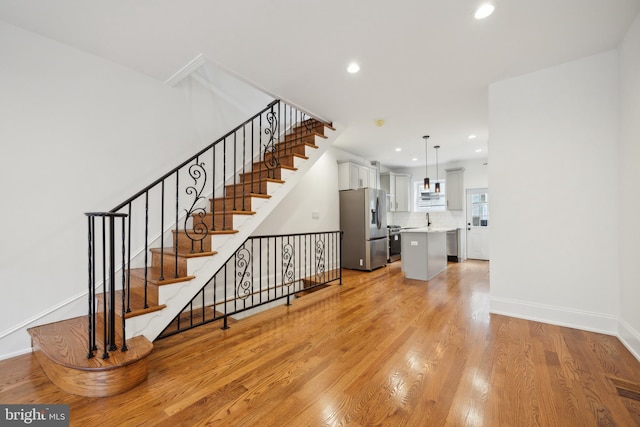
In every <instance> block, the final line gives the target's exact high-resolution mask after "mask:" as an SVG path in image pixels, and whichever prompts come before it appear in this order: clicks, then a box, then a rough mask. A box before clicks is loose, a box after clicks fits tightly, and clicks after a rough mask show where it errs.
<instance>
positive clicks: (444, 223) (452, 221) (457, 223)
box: [387, 211, 465, 228]
mask: <svg viewBox="0 0 640 427" xmlns="http://www.w3.org/2000/svg"><path fill="white" fill-rule="evenodd" d="M429 219H430V220H431V226H432V227H448V228H464V226H465V225H464V223H465V215H464V211H437V212H430V213H429ZM387 224H393V225H400V226H402V227H426V226H427V216H426V214H425V213H424V212H387Z"/></svg>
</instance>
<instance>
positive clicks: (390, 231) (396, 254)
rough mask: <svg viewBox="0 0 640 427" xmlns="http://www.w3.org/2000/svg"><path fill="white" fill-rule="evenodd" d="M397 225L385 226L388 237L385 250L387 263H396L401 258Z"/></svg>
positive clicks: (399, 228)
mask: <svg viewBox="0 0 640 427" xmlns="http://www.w3.org/2000/svg"><path fill="white" fill-rule="evenodd" d="M401 229H402V227H400V226H399V225H387V235H388V236H389V247H388V248H387V261H388V262H393V261H398V260H399V259H400V258H401V253H400V252H401V251H400V248H401V247H402V244H401V243H402V242H401V240H400V239H401V235H400V230H401Z"/></svg>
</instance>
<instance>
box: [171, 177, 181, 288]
mask: <svg viewBox="0 0 640 427" xmlns="http://www.w3.org/2000/svg"><path fill="white" fill-rule="evenodd" d="M179 212H180V171H179V170H177V171H176V222H175V224H176V231H175V235H176V236H177V235H178V232H179V229H178V227H179V224H180V222H179V221H178V213H179ZM172 243H173V263H174V265H173V268H174V270H173V277H174V278H175V279H177V278H178V239H174V240H173V242H172Z"/></svg>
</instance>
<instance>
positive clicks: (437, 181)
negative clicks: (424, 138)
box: [433, 145, 440, 193]
mask: <svg viewBox="0 0 640 427" xmlns="http://www.w3.org/2000/svg"><path fill="white" fill-rule="evenodd" d="M433 148H435V149H436V193H439V192H440V176H439V174H438V149H439V148H440V146H439V145H434V146H433Z"/></svg>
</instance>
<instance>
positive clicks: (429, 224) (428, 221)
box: [427, 212, 431, 227]
mask: <svg viewBox="0 0 640 427" xmlns="http://www.w3.org/2000/svg"><path fill="white" fill-rule="evenodd" d="M427 227H431V220H430V219H429V212H427Z"/></svg>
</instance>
